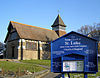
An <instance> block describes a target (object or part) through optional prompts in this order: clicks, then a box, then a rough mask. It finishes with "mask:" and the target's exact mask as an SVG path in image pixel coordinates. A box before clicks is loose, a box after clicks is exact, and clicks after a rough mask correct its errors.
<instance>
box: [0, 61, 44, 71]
mask: <svg viewBox="0 0 100 78" xmlns="http://www.w3.org/2000/svg"><path fill="white" fill-rule="evenodd" d="M0 68H2V69H3V70H5V71H13V72H14V71H18V70H19V69H20V71H24V70H28V71H30V72H39V71H42V70H44V69H45V68H43V67H40V66H36V65H33V64H21V63H15V62H8V61H0Z"/></svg>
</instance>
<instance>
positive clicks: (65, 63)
mask: <svg viewBox="0 0 100 78" xmlns="http://www.w3.org/2000/svg"><path fill="white" fill-rule="evenodd" d="M97 47H98V46H97V41H96V40H95V39H92V38H90V37H87V36H84V35H82V34H79V33H76V32H73V31H72V32H70V33H68V34H66V35H64V36H62V37H60V38H58V39H56V40H54V41H52V42H51V72H71V73H72V72H78V73H81V72H85V73H96V72H97V71H98V57H97V54H98V51H97V50H98V49H97Z"/></svg>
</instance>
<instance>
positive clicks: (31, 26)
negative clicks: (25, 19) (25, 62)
mask: <svg viewBox="0 0 100 78" xmlns="http://www.w3.org/2000/svg"><path fill="white" fill-rule="evenodd" d="M10 22H11V23H17V24H22V25H25V26H30V27H36V28H40V29H45V30H49V31H52V30H50V29H46V28H42V27H37V26H33V25H28V24H23V23H19V22H15V21H10Z"/></svg>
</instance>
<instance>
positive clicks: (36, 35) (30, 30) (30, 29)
mask: <svg viewBox="0 0 100 78" xmlns="http://www.w3.org/2000/svg"><path fill="white" fill-rule="evenodd" d="M9 26H12V27H13V28H15V29H16V31H17V33H18V35H19V37H20V38H22V39H32V40H39V41H52V40H55V39H57V38H58V35H57V34H56V32H55V31H53V30H49V29H45V28H40V27H36V26H31V25H27V24H22V23H18V22H14V21H11V22H10V25H9Z"/></svg>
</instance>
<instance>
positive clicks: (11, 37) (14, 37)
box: [10, 32, 17, 40]
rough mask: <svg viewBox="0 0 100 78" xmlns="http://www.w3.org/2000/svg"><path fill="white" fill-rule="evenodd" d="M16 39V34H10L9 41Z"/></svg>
mask: <svg viewBox="0 0 100 78" xmlns="http://www.w3.org/2000/svg"><path fill="white" fill-rule="evenodd" d="M16 38H17V33H16V32H12V33H11V36H10V40H14V39H16Z"/></svg>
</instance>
